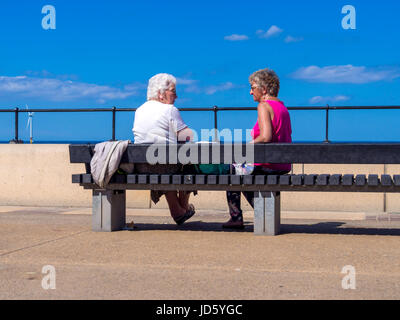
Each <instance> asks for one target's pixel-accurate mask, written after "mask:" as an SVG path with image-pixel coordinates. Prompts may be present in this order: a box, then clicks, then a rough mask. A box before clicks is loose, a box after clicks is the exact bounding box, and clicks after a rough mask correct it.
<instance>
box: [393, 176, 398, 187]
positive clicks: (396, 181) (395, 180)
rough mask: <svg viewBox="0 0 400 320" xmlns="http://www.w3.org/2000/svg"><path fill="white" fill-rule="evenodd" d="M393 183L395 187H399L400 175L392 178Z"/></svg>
mask: <svg viewBox="0 0 400 320" xmlns="http://www.w3.org/2000/svg"><path fill="white" fill-rule="evenodd" d="M393 183H394V185H395V186H400V174H395V175H394V176H393Z"/></svg>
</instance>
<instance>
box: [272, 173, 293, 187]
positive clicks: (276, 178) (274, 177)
mask: <svg viewBox="0 0 400 320" xmlns="http://www.w3.org/2000/svg"><path fill="white" fill-rule="evenodd" d="M278 180H279V176H278V175H276V174H269V175H267V184H268V185H277V184H278ZM280 183H281V184H282V181H281V182H280ZM283 184H284V183H283ZM287 184H289V182H288V183H287Z"/></svg>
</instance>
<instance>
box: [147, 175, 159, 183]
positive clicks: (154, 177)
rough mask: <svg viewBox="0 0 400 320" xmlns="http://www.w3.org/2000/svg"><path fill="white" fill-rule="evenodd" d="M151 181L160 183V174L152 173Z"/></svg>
mask: <svg viewBox="0 0 400 320" xmlns="http://www.w3.org/2000/svg"><path fill="white" fill-rule="evenodd" d="M149 183H150V184H159V183H160V175H158V174H150V175H149Z"/></svg>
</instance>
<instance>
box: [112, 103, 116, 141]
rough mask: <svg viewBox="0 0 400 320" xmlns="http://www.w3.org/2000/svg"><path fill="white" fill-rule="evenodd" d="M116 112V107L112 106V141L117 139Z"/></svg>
mask: <svg viewBox="0 0 400 320" xmlns="http://www.w3.org/2000/svg"><path fill="white" fill-rule="evenodd" d="M115 113H116V108H115V107H113V108H112V141H115Z"/></svg>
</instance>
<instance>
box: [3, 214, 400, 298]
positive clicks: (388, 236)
mask: <svg viewBox="0 0 400 320" xmlns="http://www.w3.org/2000/svg"><path fill="white" fill-rule="evenodd" d="M127 213H128V216H127V222H130V221H134V224H135V226H136V228H135V229H134V230H133V231H119V232H113V233H94V232H92V231H91V230H90V229H91V226H90V224H91V216H90V208H82V209H77V208H39V207H0V234H1V236H0V299H399V298H400V219H399V218H400V217H399V215H391V216H387V215H386V216H381V217H374V218H373V219H367V220H353V221H349V220H347V221H344V220H343V221H340V220H337V219H336V220H335V219H334V220H304V219H283V220H282V223H283V226H282V234H281V235H279V236H276V237H269V236H254V235H253V233H252V219H251V215H250V214H246V216H245V219H246V223H247V225H246V229H245V230H244V231H239V232H238V231H224V230H222V229H221V222H223V221H225V220H226V219H227V214H226V212H222V211H221V212H219V211H209V210H205V211H202V210H199V211H198V212H197V213H196V215H195V216H194V217H193V218H192V219H191V220H189V221H188V222H187V223H186V224H184V225H183V226H180V227H178V226H176V225H174V224H173V223H172V219H171V218H170V217H169V215H168V212H167V210H154V209H151V210H150V209H146V210H145V209H139V210H133V209H129V210H128V212H127ZM377 218H378V219H377ZM389 218H390V220H389ZM45 265H51V266H54V268H55V271H56V274H55V280H56V281H55V284H56V289H53V290H52V289H49V290H45V289H43V288H42V279H43V278H44V277H45V276H46V275H45V274H42V268H43V266H45ZM347 265H350V266H353V267H354V269H355V278H354V279H355V286H356V288H355V289H347V290H345V289H343V288H342V280H343V278H344V277H345V276H346V274H342V273H341V271H342V269H343V267H344V266H347Z"/></svg>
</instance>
